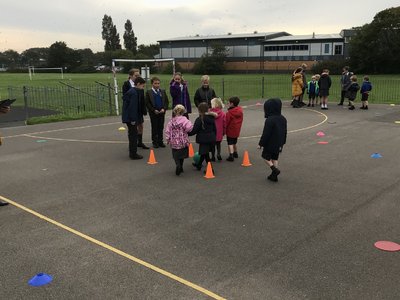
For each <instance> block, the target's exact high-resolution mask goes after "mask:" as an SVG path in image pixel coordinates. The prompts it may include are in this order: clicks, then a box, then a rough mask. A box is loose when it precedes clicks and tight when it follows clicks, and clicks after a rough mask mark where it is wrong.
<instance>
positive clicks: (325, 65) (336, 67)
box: [311, 59, 349, 75]
mask: <svg viewBox="0 0 400 300" xmlns="http://www.w3.org/2000/svg"><path fill="white" fill-rule="evenodd" d="M348 65H349V62H348V61H347V60H345V59H338V60H325V61H319V62H318V63H317V64H316V65H314V66H312V68H311V72H313V74H321V73H322V70H323V69H328V70H329V74H332V75H335V74H336V75H340V74H342V69H343V67H344V66H348Z"/></svg>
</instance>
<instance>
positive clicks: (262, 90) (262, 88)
mask: <svg viewBox="0 0 400 300" xmlns="http://www.w3.org/2000/svg"><path fill="white" fill-rule="evenodd" d="M264 82H265V79H264V76H263V77H262V87H261V99H264Z"/></svg>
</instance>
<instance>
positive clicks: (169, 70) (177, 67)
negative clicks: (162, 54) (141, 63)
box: [161, 62, 182, 74]
mask: <svg viewBox="0 0 400 300" xmlns="http://www.w3.org/2000/svg"><path fill="white" fill-rule="evenodd" d="M172 69H173V64H172V62H170V63H168V64H167V65H166V66H165V67H164V68H163V69H162V70H161V73H162V74H172V73H173V70H172ZM175 72H182V67H181V66H180V65H179V64H178V63H175Z"/></svg>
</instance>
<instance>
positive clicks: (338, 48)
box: [335, 45, 343, 55]
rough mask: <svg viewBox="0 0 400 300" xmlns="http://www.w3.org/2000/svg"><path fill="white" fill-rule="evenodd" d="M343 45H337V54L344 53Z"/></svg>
mask: <svg viewBox="0 0 400 300" xmlns="http://www.w3.org/2000/svg"><path fill="white" fill-rule="evenodd" d="M342 54H343V53H342V45H335V55H342Z"/></svg>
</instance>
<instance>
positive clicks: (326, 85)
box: [318, 69, 332, 109]
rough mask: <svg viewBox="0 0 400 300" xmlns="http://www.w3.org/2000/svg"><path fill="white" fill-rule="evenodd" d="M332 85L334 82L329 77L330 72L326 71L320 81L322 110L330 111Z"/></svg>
mask: <svg viewBox="0 0 400 300" xmlns="http://www.w3.org/2000/svg"><path fill="white" fill-rule="evenodd" d="M331 85H332V80H331V78H330V77H329V70H328V69H324V70H323V71H322V74H321V78H320V79H319V80H318V86H319V94H320V96H321V109H328V96H329V89H330V87H331Z"/></svg>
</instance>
